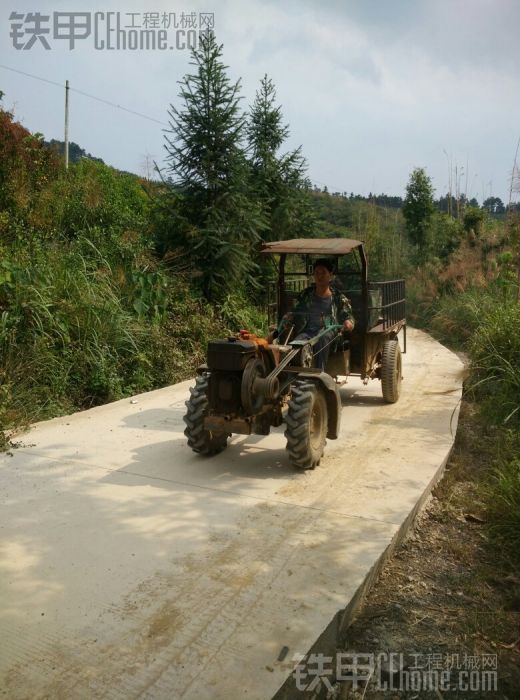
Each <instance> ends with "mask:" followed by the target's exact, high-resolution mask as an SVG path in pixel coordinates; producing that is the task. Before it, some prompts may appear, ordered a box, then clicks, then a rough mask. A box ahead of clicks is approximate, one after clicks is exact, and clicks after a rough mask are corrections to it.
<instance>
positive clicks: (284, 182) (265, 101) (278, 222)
mask: <svg viewBox="0 0 520 700" xmlns="http://www.w3.org/2000/svg"><path fill="white" fill-rule="evenodd" d="M247 135H248V143H249V151H250V164H251V171H252V182H253V187H254V191H255V193H256V195H257V198H258V201H259V202H260V203H261V204H262V208H263V211H264V213H265V216H266V218H267V223H268V228H267V230H266V231H265V233H264V238H265V239H267V240H280V239H284V238H292V237H300V236H305V235H309V234H310V233H311V232H312V228H313V224H314V217H313V214H312V209H311V204H310V198H309V196H308V190H309V188H310V184H309V182H308V180H307V179H306V177H305V173H306V169H307V166H306V162H305V158H304V157H303V156H302V153H301V146H300V147H299V148H297V149H295V150H293V151H290V152H288V153H286V154H284V155H279V150H280V148H281V146H282V145H283V143H284V141H285V140H286V139H287V138H288V136H289V127H288V125H287V124H284V123H283V116H282V112H281V107H280V106H277V105H276V90H275V87H274V84H273V82H272V80H271V79H269V78H268V77H267V75H265V76H264V77H263V79H262V81H261V83H260V89H259V90H258V91H257V93H256V98H255V101H254V104H253V106H252V107H251V109H250V113H249V120H248V124H247Z"/></svg>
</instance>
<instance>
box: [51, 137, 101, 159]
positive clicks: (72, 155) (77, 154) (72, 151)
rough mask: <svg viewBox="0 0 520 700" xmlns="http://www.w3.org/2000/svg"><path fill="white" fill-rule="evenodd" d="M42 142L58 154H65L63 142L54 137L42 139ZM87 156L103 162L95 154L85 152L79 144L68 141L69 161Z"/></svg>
mask: <svg viewBox="0 0 520 700" xmlns="http://www.w3.org/2000/svg"><path fill="white" fill-rule="evenodd" d="M44 144H45V145H46V146H48V147H49V148H51V149H52V150H53V151H56V152H57V153H59V154H60V156H65V142H64V141H57V140H56V139H51V140H50V141H44ZM84 158H87V159H88V160H95V161H97V162H98V163H104V161H103V160H102V159H101V158H96V157H95V156H93V155H91V154H90V153H87V152H86V151H85V150H84V149H83V148H81V146H78V144H77V143H74V141H69V163H79V161H80V160H83V159H84Z"/></svg>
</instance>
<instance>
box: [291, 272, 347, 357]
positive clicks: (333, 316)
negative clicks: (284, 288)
mask: <svg viewBox="0 0 520 700" xmlns="http://www.w3.org/2000/svg"><path fill="white" fill-rule="evenodd" d="M333 271H334V266H333V263H332V262H331V261H330V260H329V259H327V258H319V259H318V260H316V261H315V263H314V265H313V272H314V284H313V285H311V286H310V287H307V288H306V289H304V290H303V292H301V294H300V295H299V297H298V299H297V300H296V304H295V306H294V308H293V309H292V310H291V311H290V312H289V313H287V314H285V315H284V317H283V319H282V323H283V326H284V328H285V329H286V330H287V333H288V334H289V333H291V334H292V332H291V328H292V330H294V331H295V332H296V333H297V335H296V337H295V338H293V340H309V339H310V338H313V337H315V336H316V335H318V333H320V331H322V330H323V329H324V328H327V327H329V326H332V325H334V324H337V325H342V326H343V330H344V331H351V330H352V329H353V328H354V317H353V315H352V307H351V306H350V302H349V300H348V299H347V297H346V296H345V295H344V294H341V292H339V291H338V290H336V289H332V288H331V286H330V285H331V282H332V279H333V277H334V274H333ZM336 336H337V330H335V329H334V330H331V331H330V333H325V334H324V335H323V336H322V337H321V338H320V340H319V341H318V342H317V343H316V345H315V346H314V364H315V366H316V367H319V368H320V369H322V370H324V369H325V366H326V364H327V358H328V356H329V350H330V346H331V343H332V342H333V340H334V338H335V337H336ZM288 337H289V335H287V336H286V340H285V342H287V338H288Z"/></svg>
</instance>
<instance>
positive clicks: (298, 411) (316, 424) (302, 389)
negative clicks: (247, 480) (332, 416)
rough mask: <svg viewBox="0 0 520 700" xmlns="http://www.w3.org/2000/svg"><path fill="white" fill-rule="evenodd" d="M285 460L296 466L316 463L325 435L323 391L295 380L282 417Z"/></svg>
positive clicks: (325, 419)
mask: <svg viewBox="0 0 520 700" xmlns="http://www.w3.org/2000/svg"><path fill="white" fill-rule="evenodd" d="M286 422H287V430H286V431H285V437H286V438H287V450H288V452H289V460H290V462H291V464H292V465H293V466H294V467H297V468H298V469H314V467H315V466H316V465H317V464H319V463H320V459H321V457H322V455H323V450H324V448H325V437H326V435H327V401H326V399H325V396H324V394H323V391H321V390H320V389H319V387H317V386H316V385H315V384H312V383H309V382H296V383H295V384H294V385H293V387H292V397H291V400H290V401H289V407H288V412H287V417H286Z"/></svg>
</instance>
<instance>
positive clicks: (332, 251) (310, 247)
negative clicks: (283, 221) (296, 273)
mask: <svg viewBox="0 0 520 700" xmlns="http://www.w3.org/2000/svg"><path fill="white" fill-rule="evenodd" d="M362 245H363V243H362V241H354V240H352V239H349V238H293V239H291V240H289V241H273V242H271V243H264V244H263V245H262V250H261V251H260V252H261V253H264V254H265V255H273V254H275V253H301V254H306V255H323V256H324V257H325V256H327V255H346V254H347V253H350V252H351V251H352V250H354V248H358V247H359V246H362Z"/></svg>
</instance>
